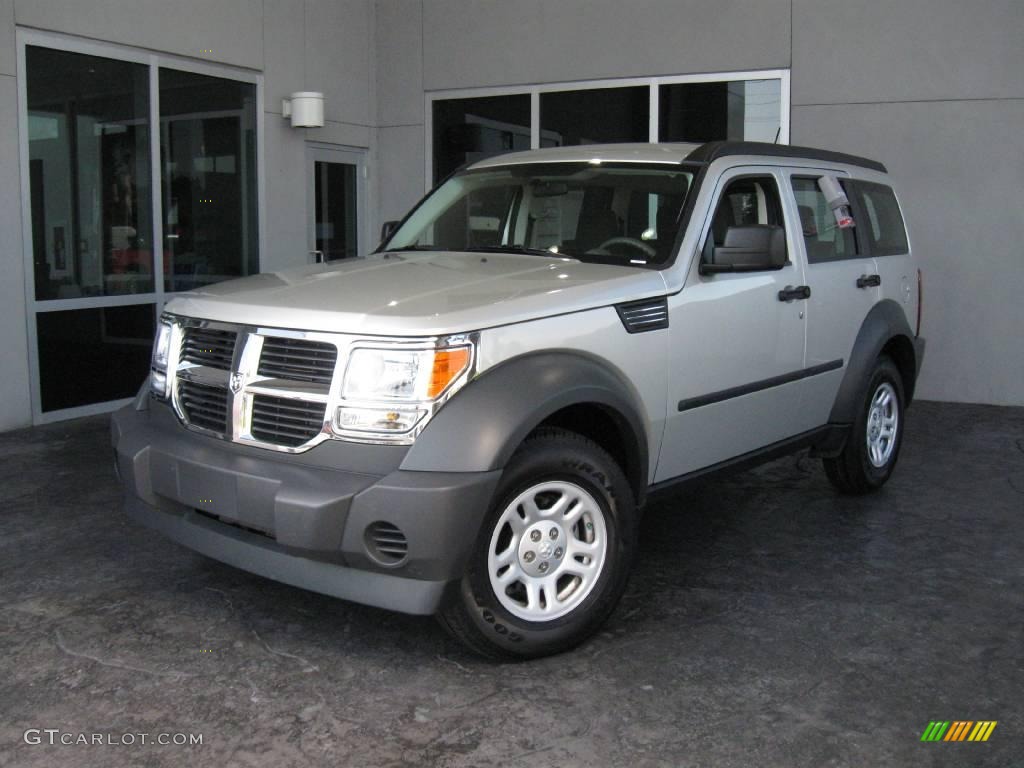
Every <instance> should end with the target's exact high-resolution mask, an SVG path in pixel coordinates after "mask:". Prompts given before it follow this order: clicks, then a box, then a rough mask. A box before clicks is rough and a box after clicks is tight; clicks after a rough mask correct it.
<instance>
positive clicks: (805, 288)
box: [779, 285, 811, 302]
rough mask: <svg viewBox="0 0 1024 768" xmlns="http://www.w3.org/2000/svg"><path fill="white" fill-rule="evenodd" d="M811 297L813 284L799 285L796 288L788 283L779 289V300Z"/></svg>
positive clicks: (787, 300)
mask: <svg viewBox="0 0 1024 768" xmlns="http://www.w3.org/2000/svg"><path fill="white" fill-rule="evenodd" d="M809 298H811V286H809V285H798V286H796V287H795V288H794V287H793V286H792V285H787V286H786V287H785V288H783V289H782V290H781V291H779V301H786V302H789V301H793V300H794V299H809Z"/></svg>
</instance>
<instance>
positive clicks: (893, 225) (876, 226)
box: [847, 181, 910, 256]
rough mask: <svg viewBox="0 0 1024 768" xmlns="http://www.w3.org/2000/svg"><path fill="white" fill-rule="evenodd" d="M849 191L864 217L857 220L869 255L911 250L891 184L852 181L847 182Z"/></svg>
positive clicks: (887, 254) (883, 254)
mask: <svg viewBox="0 0 1024 768" xmlns="http://www.w3.org/2000/svg"><path fill="white" fill-rule="evenodd" d="M850 192H852V193H853V194H852V197H853V200H854V205H857V206H858V207H859V208H860V217H861V219H866V221H860V220H858V221H857V228H858V229H859V230H860V232H861V235H862V236H863V237H865V238H866V239H867V242H868V245H869V246H870V247H871V255H872V256H893V255H895V254H899V253H906V252H907V251H908V250H910V249H909V246H908V245H907V230H906V227H905V226H904V224H903V215H902V214H901V213H900V205H899V203H897V202H896V195H895V194H894V193H893V191H892V187H888V186H886V185H885V184H875V183H874V182H871V181H853V182H851V183H850V184H849V185H848V186H847V194H850Z"/></svg>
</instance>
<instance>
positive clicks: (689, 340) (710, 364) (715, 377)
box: [655, 167, 808, 482]
mask: <svg viewBox="0 0 1024 768" xmlns="http://www.w3.org/2000/svg"><path fill="white" fill-rule="evenodd" d="M781 181H782V179H781V176H780V175H779V174H777V173H773V172H769V171H767V170H766V169H764V168H763V167H761V168H734V169H731V170H729V171H727V172H726V173H725V174H723V175H722V177H721V179H720V180H719V182H718V185H717V189H716V195H715V201H716V202H715V203H714V204H713V205H712V206H711V208H710V211H711V213H710V214H709V215H708V217H707V220H706V221H705V222H704V232H703V234H702V237H701V240H700V242H701V243H702V247H701V253H700V254H699V256H698V258H699V259H700V260H702V261H707V262H708V263H716V261H715V260H716V258H718V257H716V255H715V254H716V249H718V250H717V253H718V254H721V255H722V256H721V258H722V259H726V258H729V259H733V258H734V262H733V263H737V264H741V263H743V259H744V257H743V256H742V250H741V248H738V247H737V246H738V245H742V244H743V243H752V242H754V241H755V240H757V239H758V238H768V240H767V241H769V242H771V241H773V242H774V243H775V246H774V247H775V248H776V249H777V248H779V247H780V240H779V239H780V238H781V237H783V236H784V237H785V242H786V245H785V248H786V255H785V256H782V257H781V258H779V259H777V260H776V263H778V262H779V261H784V264H783V266H782V267H781V268H777V267H776V268H767V267H766V268H765V269H761V270H759V271H738V272H732V273H729V272H721V273H717V274H707V275H699V274H698V273H697V271H696V268H694V271H693V273H692V274H691V275H690V277H689V278H688V279H687V281H686V285H685V287H684V288H683V290H682V291H681V292H680V293H678V294H676V295H675V296H671V297H669V313H670V315H669V318H670V319H669V328H670V333H671V341H670V352H669V402H668V409H667V420H666V425H665V438H664V442H663V444H662V450H661V456H660V459H659V462H658V468H657V471H656V475H655V481H656V482H661V481H663V480H670V479H672V478H674V477H678V476H680V475H684V474H687V473H690V472H693V471H695V470H699V469H702V468H704V467H708V466H711V465H714V464H717V463H719V462H721V461H724V460H727V459H731V458H734V457H736V456H740V455H742V454H744V453H747V452H749V451H753V450H756V449H758V448H762V447H764V446H766V445H770V444H771V443H774V442H777V441H780V440H783V439H785V438H787V437H790V436H792V435H795V434H797V433H799V432H801V431H804V430H805V429H807V428H808V427H807V426H806V424H805V420H804V419H803V418H802V417H801V412H800V404H801V392H802V385H801V381H800V376H801V372H802V371H803V369H804V337H805V332H806V331H805V320H804V317H805V314H806V311H805V310H806V306H805V305H806V303H807V301H806V300H805V299H803V298H799V297H798V295H799V292H800V289H801V288H802V286H804V284H805V283H804V266H803V262H802V260H801V258H800V255H799V252H798V250H797V249H795V248H793V245H792V244H793V243H794V242H795V239H794V238H795V237H798V236H799V230H794V228H793V226H792V222H790V221H788V220H787V218H786V216H785V214H784V209H783V205H782V202H781V199H782V198H781V195H780V187H781ZM698 226H699V224H698ZM775 252H776V253H777V251H775ZM722 263H727V262H726V261H723V262H722ZM787 290H788V291H790V292H791V293H790V294H785V293H783V294H782V296H780V292H784V291H787ZM787 296H791V297H790V298H788V299H787Z"/></svg>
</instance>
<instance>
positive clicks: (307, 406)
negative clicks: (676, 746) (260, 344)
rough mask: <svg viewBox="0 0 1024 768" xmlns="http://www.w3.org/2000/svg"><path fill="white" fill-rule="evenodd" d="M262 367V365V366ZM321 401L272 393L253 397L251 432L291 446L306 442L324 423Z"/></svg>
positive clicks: (270, 440) (323, 406)
mask: <svg viewBox="0 0 1024 768" xmlns="http://www.w3.org/2000/svg"><path fill="white" fill-rule="evenodd" d="M261 369H262V367H261ZM325 407H326V406H325V404H324V403H316V402H308V401H306V400H295V399H289V398H285V397H274V396H272V395H254V396H253V399H252V421H251V424H252V426H251V428H250V430H251V432H252V436H253V437H255V438H256V439H257V440H261V441H262V442H265V443H275V444H277V445H286V446H289V447H291V448H295V447H297V446H300V445H303V444H305V443H308V442H309V441H310V440H312V439H313V438H314V437H316V436H317V435H318V434H319V433H320V431H321V430H322V429H323V427H324V409H325Z"/></svg>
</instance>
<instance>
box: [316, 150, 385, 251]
mask: <svg viewBox="0 0 1024 768" xmlns="http://www.w3.org/2000/svg"><path fill="white" fill-rule="evenodd" d="M307 165H308V168H309V179H310V183H309V191H308V195H309V203H308V206H307V208H308V211H309V229H308V232H309V256H310V259H309V260H310V261H315V262H318V261H334V260H336V259H348V258H354V257H356V256H364V255H366V253H367V251H369V250H370V249H369V247H368V246H369V243H368V242H367V241H366V228H365V226H364V220H365V215H366V214H365V208H366V202H365V187H366V179H365V175H366V173H365V168H366V161H365V153H364V152H362V151H361V150H353V149H339V148H336V147H329V146H326V145H321V144H311V145H309V146H308V149H307Z"/></svg>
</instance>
